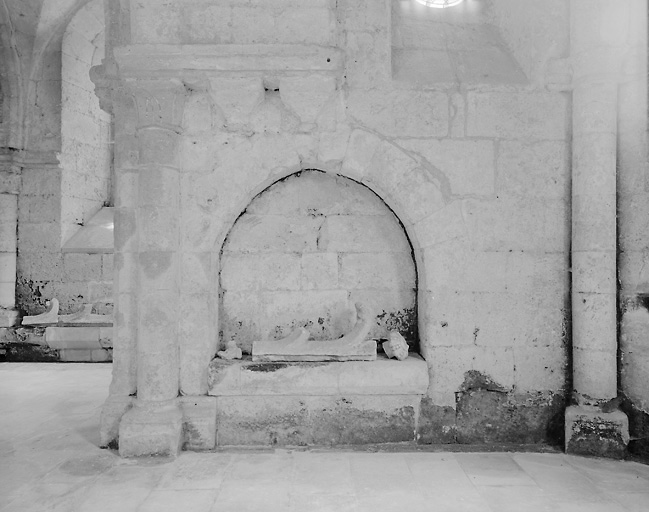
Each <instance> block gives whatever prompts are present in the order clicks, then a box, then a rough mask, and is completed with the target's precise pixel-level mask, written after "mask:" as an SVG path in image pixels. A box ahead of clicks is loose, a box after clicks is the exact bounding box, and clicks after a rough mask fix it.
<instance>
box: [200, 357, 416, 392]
mask: <svg viewBox="0 0 649 512" xmlns="http://www.w3.org/2000/svg"><path fill="white" fill-rule="evenodd" d="M427 389H428V365H427V364H426V361H424V360H423V359H422V358H421V357H420V356H419V355H416V354H410V356H409V357H408V358H407V359H406V360H405V361H396V360H394V359H388V358H387V357H385V356H384V355H382V354H381V355H379V356H378V358H377V360H376V361H346V362H337V361H333V362H318V363H311V362H309V363H305V362H286V363H284V362H282V363H280V362H272V363H268V362H264V363H254V362H252V361H251V360H250V359H249V358H247V359H242V360H235V361H225V360H222V359H214V360H213V361H212V362H211V363H210V366H209V391H208V394H209V395H212V396H344V395H423V394H425V393H426V390H427Z"/></svg>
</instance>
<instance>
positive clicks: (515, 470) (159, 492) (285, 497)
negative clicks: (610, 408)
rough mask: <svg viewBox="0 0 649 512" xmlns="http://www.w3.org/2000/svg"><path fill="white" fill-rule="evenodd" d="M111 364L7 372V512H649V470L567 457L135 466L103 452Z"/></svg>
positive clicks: (319, 456)
mask: <svg viewBox="0 0 649 512" xmlns="http://www.w3.org/2000/svg"><path fill="white" fill-rule="evenodd" d="M109 379H110V365H109V364H105V365H102V364H94V365H93V364H44V363H40V364H23V363H0V410H1V411H2V415H1V416H0V510H3V511H7V512H9V511H11V512H13V511H16V512H18V511H19V512H30V511H41V510H43V511H45V510H47V511H91V512H103V511H120V512H129V511H139V512H153V511H155V512H163V511H174V512H177V511H180V512H182V511H191V512H203V511H205V512H207V511H210V510H212V511H218V512H227V511H237V512H244V511H248V510H250V511H256V510H259V511H264V512H270V511H275V510H277V511H300V512H313V511H323V510H332V511H336V512H344V511H364V510H367V511H390V510H398V511H404V510H407V511H409V512H415V511H420V510H421V511H475V512H491V511H493V512H496V511H497V512H507V511H510V510H511V511H516V512H520V511H526V512H534V511H553V512H562V511H588V512H599V511H602V512H604V511H605V512H619V511H636V512H638V511H644V512H646V511H649V466H644V465H641V464H637V463H632V462H614V461H609V460H597V459H586V458H579V457H569V456H566V455H563V454H560V453H448V452H412V451H411V452H408V451H400V452H392V451H391V452H386V451H379V452H375V453H373V452H367V451H345V450H309V451H301V450H274V451H263V450H258V451H250V450H245V451H244V450H227V451H222V452H218V453H191V452H185V453H183V454H182V455H181V456H180V457H179V458H177V459H176V460H174V461H168V460H156V459H143V460H123V459H120V458H119V457H117V455H116V454H115V453H113V452H111V451H108V450H101V449H99V448H98V447H97V444H98V440H99V439H98V434H97V431H98V426H97V424H98V418H99V410H100V406H101V404H102V402H103V400H104V398H105V396H106V392H107V389H108V382H109Z"/></svg>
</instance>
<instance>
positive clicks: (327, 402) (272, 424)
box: [209, 354, 428, 446]
mask: <svg viewBox="0 0 649 512" xmlns="http://www.w3.org/2000/svg"><path fill="white" fill-rule="evenodd" d="M427 389H428V367H427V365H426V362H425V361H424V360H423V359H422V358H421V357H420V356H418V355H415V354H411V355H410V356H409V357H408V358H407V359H406V360H405V361H396V360H394V359H387V358H386V357H385V356H384V355H382V354H381V355H379V356H378V358H377V360H376V361H348V362H317V363H311V362H309V363H307V362H290V363H289V362H263V363H255V362H253V361H252V360H250V359H249V358H247V359H242V360H235V361H225V360H222V359H214V360H213V361H212V362H211V364H210V367H209V395H211V396H214V397H216V400H217V403H216V410H217V417H216V432H217V442H216V444H217V445H218V446H229V445H289V446H305V445H334V444H335V445H341V444H343V445H344V444H374V443H390V442H414V441H415V440H416V431H417V418H418V416H419V407H420V402H421V398H422V397H423V395H424V394H425V393H426V391H427Z"/></svg>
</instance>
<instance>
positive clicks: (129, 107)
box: [91, 66, 139, 446]
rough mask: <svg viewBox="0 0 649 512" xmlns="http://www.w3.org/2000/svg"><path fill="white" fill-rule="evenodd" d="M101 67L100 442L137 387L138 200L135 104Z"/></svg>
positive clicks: (96, 71) (113, 429)
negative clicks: (107, 141) (105, 222)
mask: <svg viewBox="0 0 649 512" xmlns="http://www.w3.org/2000/svg"><path fill="white" fill-rule="evenodd" d="M104 73H105V68H104V67H103V66H98V67H97V68H93V69H92V70H91V75H92V76H93V80H94V81H95V86H96V89H95V91H96V93H97V95H98V96H99V98H100V103H101V105H102V108H104V109H105V110H106V111H108V112H109V113H111V114H112V115H113V122H114V126H116V127H118V130H117V133H116V135H115V144H114V149H113V164H114V173H113V202H114V208H115V210H114V211H115V219H114V229H115V230H114V233H115V235H114V265H113V266H114V271H113V304H114V306H113V311H114V315H113V318H114V319H113V378H112V381H111V384H110V390H109V396H108V399H107V400H106V402H105V403H104V405H103V407H102V411H101V428H100V438H101V445H102V446H113V445H117V442H118V437H119V424H120V421H121V419H122V416H123V415H124V413H125V412H126V411H127V410H129V409H130V408H131V406H132V405H133V401H134V399H133V396H134V395H135V394H136V391H137V383H136V379H137V350H136V347H137V318H138V314H137V313H138V301H137V283H138V265H137V262H138V237H137V230H136V225H135V212H136V208H137V205H138V189H139V187H138V158H137V157H138V153H137V146H136V133H135V129H136V125H137V109H136V107H135V99H134V98H133V95H132V94H130V93H129V92H128V90H126V89H125V88H122V87H120V86H119V85H117V84H118V82H117V80H110V79H107V77H106V75H105V74H104Z"/></svg>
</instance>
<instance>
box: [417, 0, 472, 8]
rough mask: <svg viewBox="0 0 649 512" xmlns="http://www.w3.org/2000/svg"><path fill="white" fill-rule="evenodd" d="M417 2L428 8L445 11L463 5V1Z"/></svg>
mask: <svg viewBox="0 0 649 512" xmlns="http://www.w3.org/2000/svg"><path fill="white" fill-rule="evenodd" d="M416 2H417V3H420V4H422V5H425V6H427V7H436V8H438V9H444V8H446V7H453V6H454V5H458V4H460V3H462V0H416Z"/></svg>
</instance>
